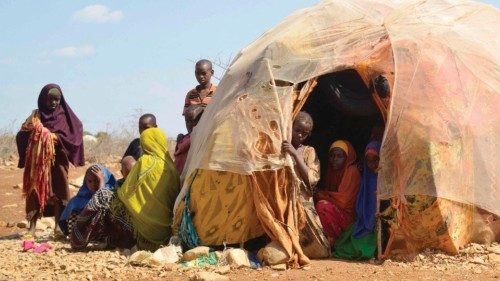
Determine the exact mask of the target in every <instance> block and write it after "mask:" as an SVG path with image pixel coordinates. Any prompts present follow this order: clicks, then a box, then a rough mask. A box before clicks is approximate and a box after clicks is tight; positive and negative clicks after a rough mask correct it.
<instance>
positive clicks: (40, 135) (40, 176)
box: [23, 122, 55, 213]
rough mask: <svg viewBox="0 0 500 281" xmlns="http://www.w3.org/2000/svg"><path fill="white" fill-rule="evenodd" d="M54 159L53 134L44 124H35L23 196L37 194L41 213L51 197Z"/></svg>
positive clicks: (29, 143)
mask: <svg viewBox="0 0 500 281" xmlns="http://www.w3.org/2000/svg"><path fill="white" fill-rule="evenodd" d="M54 158H55V150H54V139H53V138H52V134H51V132H50V131H49V130H48V129H47V128H45V127H44V126H43V125H42V123H40V122H37V123H35V124H34V125H33V128H32V132H31V136H30V138H29V141H28V147H27V149H26V160H25V169H24V175H23V183H24V184H23V194H24V196H28V195H29V194H30V193H32V192H35V193H36V194H37V197H38V202H39V203H40V212H41V213H43V211H44V209H45V203H46V202H47V200H48V199H49V197H50V191H51V186H50V185H51V172H50V171H51V170H50V169H51V166H52V164H53V163H54Z"/></svg>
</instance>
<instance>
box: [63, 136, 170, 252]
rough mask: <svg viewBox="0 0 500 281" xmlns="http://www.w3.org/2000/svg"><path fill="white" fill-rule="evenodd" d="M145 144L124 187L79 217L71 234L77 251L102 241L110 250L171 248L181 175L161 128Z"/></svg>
mask: <svg viewBox="0 0 500 281" xmlns="http://www.w3.org/2000/svg"><path fill="white" fill-rule="evenodd" d="M140 141H141V147H142V149H143V155H142V156H141V158H139V160H138V161H137V163H136V164H135V165H134V166H133V168H132V170H131V171H130V173H129V174H128V175H127V178H126V180H125V182H124V183H123V185H122V186H121V187H120V188H119V189H118V190H117V191H116V192H113V191H111V190H107V189H99V190H98V191H97V192H96V193H95V194H94V196H92V199H91V200H90V201H89V203H88V204H87V206H85V208H84V209H83V211H82V212H81V213H80V214H79V215H78V217H77V220H76V222H75V225H74V227H73V231H72V232H71V235H70V242H71V247H72V248H73V249H83V248H85V247H86V246H87V244H88V243H89V242H93V241H102V240H105V241H106V242H107V243H108V246H110V247H120V248H130V247H132V246H134V245H135V244H137V246H138V248H140V249H147V250H155V249H157V248H158V247H159V246H160V245H166V244H167V243H168V240H169V239H170V236H171V232H172V230H171V224H172V217H173V214H172V208H173V205H174V201H175V198H176V197H177V194H178V193H179V175H178V173H177V171H176V169H175V167H174V163H173V161H172V159H171V158H170V155H169V154H168V146H167V138H166V136H165V134H164V133H163V131H162V130H161V129H158V128H150V129H148V130H145V131H144V132H143V133H141V137H140Z"/></svg>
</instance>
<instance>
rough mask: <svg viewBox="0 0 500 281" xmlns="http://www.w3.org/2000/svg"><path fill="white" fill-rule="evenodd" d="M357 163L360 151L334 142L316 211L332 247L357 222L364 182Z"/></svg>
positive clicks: (340, 141)
mask: <svg viewBox="0 0 500 281" xmlns="http://www.w3.org/2000/svg"><path fill="white" fill-rule="evenodd" d="M355 162H356V151H354V148H353V147H352V145H351V144H350V143H349V142H348V141H344V140H338V141H336V142H334V143H332V145H331V146H330V152H329V158H328V170H327V174H326V178H325V180H324V181H323V184H322V186H320V188H319V191H318V193H317V194H316V202H317V203H316V211H317V212H318V215H319V218H320V220H321V224H322V225H323V230H324V233H325V235H326V237H327V238H328V241H329V242H330V245H331V246H333V245H335V241H336V240H337V238H338V237H339V236H340V234H341V233H342V231H344V230H345V229H346V228H347V227H348V226H349V225H350V224H351V223H352V222H353V221H354V217H355V212H356V211H355V204H356V195H357V194H358V190H359V183H360V180H361V175H360V173H359V170H358V168H357V167H356V165H355Z"/></svg>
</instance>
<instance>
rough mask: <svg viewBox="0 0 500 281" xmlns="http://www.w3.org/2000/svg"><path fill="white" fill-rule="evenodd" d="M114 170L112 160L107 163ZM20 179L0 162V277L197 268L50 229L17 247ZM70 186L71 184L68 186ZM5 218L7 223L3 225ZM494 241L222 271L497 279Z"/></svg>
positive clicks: (131, 275) (167, 273)
mask: <svg viewBox="0 0 500 281" xmlns="http://www.w3.org/2000/svg"><path fill="white" fill-rule="evenodd" d="M111 169H112V170H113V171H114V172H117V171H118V166H117V165H114V166H112V167H111ZM84 171H85V167H83V168H78V169H74V168H72V169H71V172H70V179H76V178H77V177H79V176H81V175H83V173H84ZM21 182H22V170H19V169H17V168H15V167H12V166H10V167H5V166H2V167H0V225H1V226H0V249H1V255H0V280H26V279H34V280H68V279H69V280H137V279H147V280H160V279H161V280H186V279H189V278H190V277H191V276H192V275H194V274H195V273H197V272H198V271H215V270H217V268H216V267H211V268H207V269H190V270H184V269H181V268H179V267H172V266H163V267H137V266H132V265H130V264H129V263H128V256H127V255H126V252H124V251H119V250H113V251H104V250H98V249H95V250H91V251H87V252H72V251H71V249H70V247H69V245H68V244H67V243H64V242H55V241H52V240H51V239H50V236H49V234H50V229H48V230H46V231H45V232H44V233H40V236H41V237H40V238H38V241H37V242H48V243H50V244H51V245H52V246H53V247H54V248H53V250H51V251H49V252H47V253H42V254H35V253H32V252H23V251H22V249H21V246H20V244H21V238H20V235H19V233H22V232H23V231H25V229H20V228H18V227H17V226H11V225H15V224H16V223H17V222H19V221H21V220H23V218H24V202H23V199H22V196H21V189H16V188H14V186H15V185H17V184H19V183H21ZM73 191H76V189H73ZM6 224H9V226H10V227H7V226H5V225H6ZM499 250H500V245H498V244H497V245H495V246H493V247H490V248H488V250H487V248H486V247H483V246H479V245H472V246H470V247H468V248H466V249H465V250H464V251H462V253H461V254H460V255H459V256H455V257H450V256H447V255H443V254H439V253H432V252H428V253H424V254H421V255H419V257H417V258H416V259H415V260H414V261H412V262H395V261H390V260H388V261H385V262H378V261H371V262H348V261H341V260H333V259H332V260H318V261H313V262H312V264H311V266H310V267H309V268H308V269H291V270H286V271H275V270H272V269H270V268H263V269H260V270H253V269H232V270H230V271H229V272H228V273H226V274H225V275H224V277H227V278H229V279H230V280H242V281H243V280H359V279H366V280H399V279H405V280H406V279H409V280H477V279H481V280H498V279H500V264H498V263H495V262H494V261H492V259H493V258H492V257H494V258H498V257H499V256H500V252H499V253H498V255H497V254H494V251H499Z"/></svg>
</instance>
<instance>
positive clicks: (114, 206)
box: [16, 60, 380, 258]
mask: <svg viewBox="0 0 500 281" xmlns="http://www.w3.org/2000/svg"><path fill="white" fill-rule="evenodd" d="M213 73H214V71H213V69H212V64H211V62H210V61H208V60H200V61H198V62H197V63H196V66H195V76H196V79H197V81H198V83H199V85H198V86H196V87H195V88H194V89H192V90H191V91H189V92H188V93H187V95H186V99H185V104H184V108H183V112H182V115H183V116H184V118H185V123H186V129H187V132H188V133H187V134H186V135H182V134H181V135H179V136H178V137H177V145H176V148H175V153H174V160H172V158H171V157H170V155H169V150H168V145H167V137H166V135H165V133H164V132H163V131H162V130H161V129H159V128H158V126H157V123H156V118H155V116H154V115H153V114H145V115H143V116H141V118H140V119H139V132H140V137H139V138H137V139H134V140H133V141H132V142H131V143H130V145H129V147H128V148H127V150H126V152H125V154H124V156H123V158H122V160H121V174H122V176H123V177H122V178H120V179H117V177H115V175H113V174H112V173H111V172H110V171H109V170H108V169H107V168H106V167H105V166H103V165H100V164H94V165H91V166H90V167H89V168H88V169H87V171H86V173H85V177H84V182H83V184H82V186H81V187H80V189H79V191H78V193H77V194H76V196H74V197H73V198H71V199H70V198H69V197H70V192H69V189H68V169H69V163H72V164H73V165H74V166H83V165H84V163H85V161H84V155H83V152H84V149H83V127H82V123H81V122H80V120H79V119H78V117H77V116H76V115H75V113H74V112H73V111H72V110H71V108H70V107H69V105H68V103H67V102H66V100H65V98H64V96H63V94H62V90H61V88H60V87H59V86H58V85H56V84H48V85H46V86H45V87H43V89H42V90H41V92H40V95H39V97H38V109H37V110H34V111H33V112H32V114H31V115H30V117H29V118H28V119H27V120H26V122H24V123H23V125H22V128H21V130H20V132H19V133H18V135H17V138H16V141H17V145H18V151H19V155H20V158H19V167H21V168H24V169H25V170H24V176H23V191H24V194H25V196H26V216H27V219H28V220H29V222H30V233H32V234H34V233H35V229H36V222H37V220H38V219H39V218H40V217H41V216H55V219H56V221H57V222H58V227H57V228H56V230H55V232H54V233H55V236H56V238H57V237H60V238H63V237H68V238H69V241H70V243H71V246H72V248H73V249H83V248H85V247H87V245H88V244H89V243H91V242H95V241H104V242H106V243H107V245H108V246H109V247H120V248H130V247H132V246H134V245H137V246H138V247H139V248H141V249H149V250H152V249H156V248H158V247H159V246H161V245H166V244H168V242H169V239H170V237H171V236H172V224H173V221H174V213H173V212H174V211H173V208H174V202H175V200H176V198H177V196H178V193H179V191H180V178H179V175H180V174H181V173H182V171H183V169H184V165H185V162H186V158H187V154H188V151H189V148H190V143H191V132H192V131H193V128H194V127H195V126H196V125H197V123H198V121H199V120H200V118H201V116H202V114H203V112H204V108H205V107H206V106H207V105H208V104H209V103H210V100H211V98H212V96H213V95H214V93H215V91H216V86H215V85H214V84H212V83H211V76H212V74H213ZM312 129H313V119H312V118H311V116H310V115H309V114H307V113H306V112H300V113H299V114H298V116H297V117H296V118H295V120H294V122H293V130H292V139H291V141H290V142H288V141H285V142H283V144H282V150H283V153H288V154H289V155H290V156H291V157H292V159H293V160H294V171H295V174H296V175H297V177H298V178H299V179H300V181H301V192H300V202H301V203H302V206H303V207H304V208H303V209H304V210H305V214H306V219H307V223H306V226H305V230H304V231H303V233H304V235H302V236H303V237H302V236H301V244H302V247H303V248H304V252H305V253H306V254H307V255H309V256H311V257H327V256H329V255H330V251H331V247H333V248H334V254H335V255H336V256H338V257H348V258H369V257H371V256H373V254H374V252H375V238H374V233H373V232H374V224H375V206H376V199H375V189H376V181H377V169H378V159H379V158H378V157H379V150H380V143H378V142H376V141H375V142H371V143H369V144H368V146H367V148H366V151H365V155H364V169H362V171H360V169H358V166H357V165H356V164H357V163H356V159H357V157H356V152H355V150H354V149H353V147H352V145H351V144H350V143H349V142H348V141H346V140H338V141H335V142H334V143H332V145H331V147H330V150H329V158H328V159H329V160H328V163H327V165H328V169H327V173H326V175H325V176H324V177H323V178H320V162H319V160H318V157H317V155H316V152H315V150H314V148H313V147H310V146H307V145H304V143H305V141H306V139H307V137H308V136H309V135H310V134H311V132H312ZM310 237H316V238H317V239H310Z"/></svg>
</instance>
